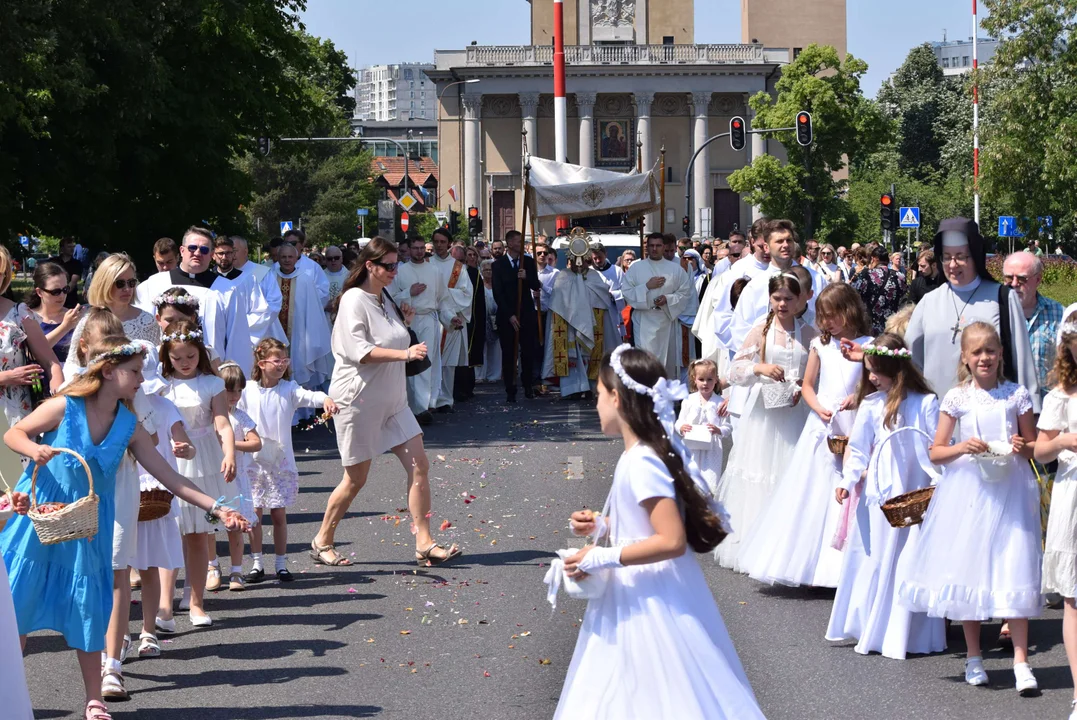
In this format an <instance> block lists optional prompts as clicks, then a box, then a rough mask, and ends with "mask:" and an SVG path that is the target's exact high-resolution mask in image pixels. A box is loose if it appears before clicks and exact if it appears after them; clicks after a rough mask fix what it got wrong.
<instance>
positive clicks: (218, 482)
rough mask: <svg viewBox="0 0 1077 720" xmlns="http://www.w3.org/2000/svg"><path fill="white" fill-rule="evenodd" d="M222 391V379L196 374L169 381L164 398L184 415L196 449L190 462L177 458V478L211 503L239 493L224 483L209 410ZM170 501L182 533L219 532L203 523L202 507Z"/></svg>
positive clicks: (218, 441) (221, 457) (219, 446)
mask: <svg viewBox="0 0 1077 720" xmlns="http://www.w3.org/2000/svg"><path fill="white" fill-rule="evenodd" d="M223 392H224V380H221V379H220V378H219V377H217V376H216V375H199V376H197V377H194V378H191V379H189V380H183V379H181V378H172V380H171V384H170V385H169V387H168V389H167V391H166V392H165V397H167V398H168V399H169V400H171V401H172V402H173V404H175V406H176V409H177V410H179V412H180V415H182V416H183V424H184V426H185V427H186V429H187V436H188V437H190V438H191V444H192V445H193V446H194V448H195V456H194V458H193V459H191V460H185V459H183V458H177V459H176V465H177V466H178V467H179V473H180V475H183V476H184V477H186V478H187V479H188V480H190V481H191V482H192V483H193V484H195V485H197V486H198V489H199V490H201V491H202V492H204V493H205V494H206V495H209V496H210V497H211V498H213V499H214V500H216V499H218V498H221V497H223V498H224V499H225V501H226V503H231V502H232V501H233V499H234V498H235V496H236V495H237V494H238V493H237V492H235V491H234V490H235V489H234V488H233V487H231V485H230V484H229V483H225V481H224V474H223V473H221V463H222V462H223V461H224V450H222V449H221V442H220V440H218V439H217V430H216V428H215V426H214V424H213V410H212V408H211V403H212V402H213V398H214V397H216V396H217V395H220V394H221V393H223ZM173 502H175V503H179V508H180V532H181V533H182V534H184V535H190V534H192V533H212V532H215V531H216V530H217V529H218V526H217V525H212V524H210V523H209V522H207V521H206V513H205V511H204V510H202V509H201V508H197V507H195V506H194V505H190V504H188V503H186V502H184V501H183V500H180V499H179V498H176V499H175V500H173Z"/></svg>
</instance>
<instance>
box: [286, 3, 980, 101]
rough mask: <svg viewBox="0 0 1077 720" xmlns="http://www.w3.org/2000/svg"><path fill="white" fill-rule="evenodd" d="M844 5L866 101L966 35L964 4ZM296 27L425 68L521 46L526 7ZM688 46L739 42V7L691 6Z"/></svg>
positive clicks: (409, 8)
mask: <svg viewBox="0 0 1077 720" xmlns="http://www.w3.org/2000/svg"><path fill="white" fill-rule="evenodd" d="M801 1H802V2H806V3H809V4H810V3H811V0H801ZM536 2H553V0H536ZM847 4H848V18H849V23H848V26H849V29H848V33H849V52H851V53H852V54H853V55H855V56H857V57H859V58H861V59H863V60H865V61H866V62H867V63H868V66H869V67H868V73H867V75H866V77H865V79H864V82H863V86H862V87H863V88H864V92H865V93H866V94H868V95H870V96H874V95H875V93H876V92H877V91H878V89H879V85H880V84H881V83H882V82H883V80H885V79H886V77H887V76H888V75H889V74H890V73H891V72H893V71H894V70H896V69H897V67H898V66H899V65H900V64H901V62H902V60H904V59H905V56H906V54H907V53H908V51H909V50H910V49H911V48H912V47H913V46H915V45H918V44H920V43H922V42H930V41H933V40H941V39H942V33H943V29H944V28H945V29H946V32H947V36H948V37H949V39H951V40H958V39H965V38H968V37H970V36H971V35H972V17H971V14H970V13H971V3H970V2H969V1H968V0H904V2H901V3H897V2H893V3H891V2H880V0H847ZM880 6H881V7H880ZM883 7H885V8H886V12H881V10H882V8H883ZM981 12H983V9H982V7H981ZM303 19H304V22H305V24H306V26H307V30H308V31H309V32H311V33H313V34H314V35H318V36H320V37H328V38H330V39H332V40H333V42H334V43H335V44H336V45H337V47H338V48H340V49H342V50H344V51H345V52H346V53H348V57H349V58H351V60H352V62H353V64H355V65H359V66H362V65H373V64H379V63H397V62H431V61H433V58H434V50H435V49H445V50H450V49H456V48H462V47H464V46H466V45H469V44H471V41H472V40H476V41H478V43H479V44H480V45H522V44H525V43H527V42H529V38H530V5H529V4H528V3H527V0H411V1H410V2H385V1H384V0H308V8H307V12H306V13H304V16H303ZM981 19H982V18H981ZM982 34H983V33H982V31H981V35H982ZM696 42H697V43H723V42H740V0H696ZM569 90H570V91H571V88H569Z"/></svg>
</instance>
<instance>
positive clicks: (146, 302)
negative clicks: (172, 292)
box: [135, 227, 254, 376]
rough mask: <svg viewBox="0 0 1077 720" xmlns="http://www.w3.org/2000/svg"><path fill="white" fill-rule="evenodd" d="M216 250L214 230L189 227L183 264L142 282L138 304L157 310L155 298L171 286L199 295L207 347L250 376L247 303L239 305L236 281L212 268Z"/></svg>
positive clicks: (182, 249) (251, 355)
mask: <svg viewBox="0 0 1077 720" xmlns="http://www.w3.org/2000/svg"><path fill="white" fill-rule="evenodd" d="M212 252H213V233H211V232H210V231H209V230H206V229H205V228H200V227H191V228H188V229H187V232H186V233H184V235H183V241H182V242H181V244H180V264H179V267H176V268H173V269H172V270H169V271H167V272H159V273H157V274H155V275H151V276H150V277H149V278H148V279H146V281H145V282H142V283H140V284H139V286H138V291H137V293H136V295H135V305H137V306H138V307H139V308H141V309H143V310H145V311H146V312H148V313H155V312H156V311H157V309H156V308H155V307H154V305H153V300H154V298H156V297H157V296H158V295H161V294H162V293H163V292H164V291H165V290H168V289H169V288H172V287H182V288H183V289H184V290H186V291H187V292H188V293H190V294H191V295H193V296H194V297H196V298H198V319H199V320H200V321H201V324H202V333H203V336H204V342H205V344H206V347H208V348H210V349H212V350H213V352H214V353H215V354H216V355H217V357H219V358H221V359H222V360H231V361H232V362H234V363H236V364H237V365H239V366H240V368H242V369H243V372H244V373H246V374H247V375H248V376H250V373H251V370H252V369H253V367H254V349H253V347H252V346H251V334H250V328H249V327H248V325H247V314H246V308H245V304H244V307H240V305H239V298H238V295H237V293H235V292H234V290H235V283H233V282H232V281H231V280H228V279H227V278H224V277H221V276H220V275H218V274H217V273H215V272H213V271H212V270H210V268H209V264H210V259H211V254H212Z"/></svg>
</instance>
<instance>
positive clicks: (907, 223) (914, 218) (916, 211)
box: [898, 207, 920, 228]
mask: <svg viewBox="0 0 1077 720" xmlns="http://www.w3.org/2000/svg"><path fill="white" fill-rule="evenodd" d="M898 218H899V219H900V221H901V222H900V223H899V226H900V227H903V228H918V227H920V208H918V207H903V208H901V210H900V212H898Z"/></svg>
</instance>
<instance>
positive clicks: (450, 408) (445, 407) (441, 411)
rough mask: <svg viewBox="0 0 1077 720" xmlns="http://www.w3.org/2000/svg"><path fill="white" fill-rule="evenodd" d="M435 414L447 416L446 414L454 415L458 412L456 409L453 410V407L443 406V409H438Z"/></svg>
mask: <svg viewBox="0 0 1077 720" xmlns="http://www.w3.org/2000/svg"><path fill="white" fill-rule="evenodd" d="M435 412H439V413H441V414H443V415H444V414H446V413H448V414H452V413H455V412H456V410H454V409H453V406H452V405H442V406H441V407H439V408H438V409H437V410H436V411H435Z"/></svg>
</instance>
